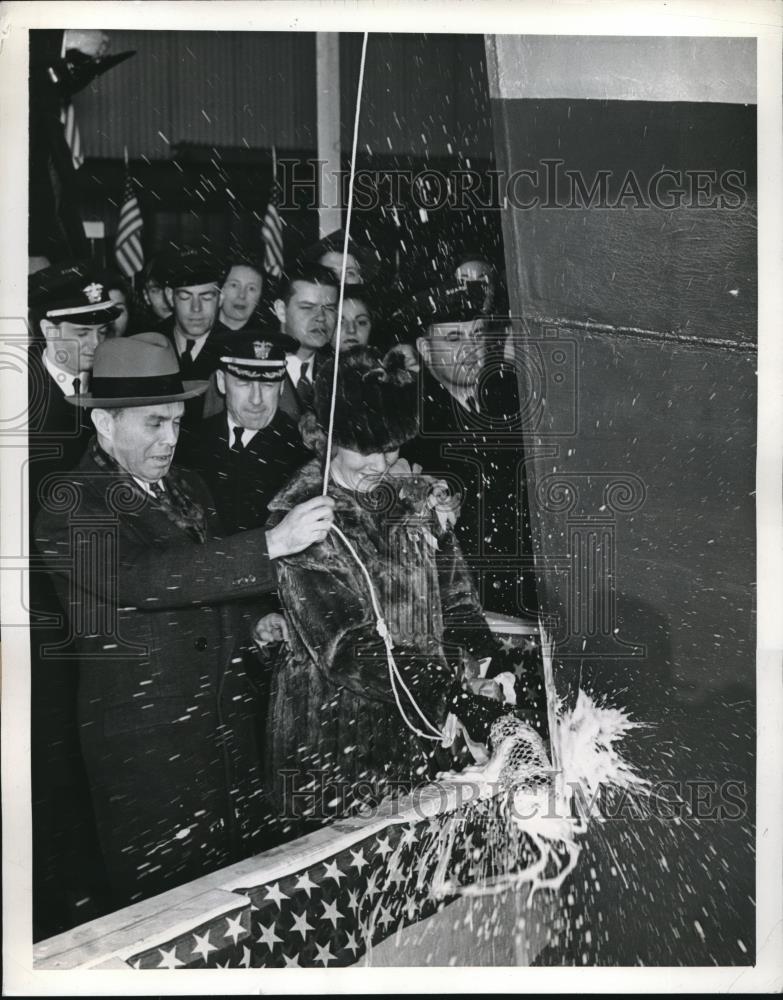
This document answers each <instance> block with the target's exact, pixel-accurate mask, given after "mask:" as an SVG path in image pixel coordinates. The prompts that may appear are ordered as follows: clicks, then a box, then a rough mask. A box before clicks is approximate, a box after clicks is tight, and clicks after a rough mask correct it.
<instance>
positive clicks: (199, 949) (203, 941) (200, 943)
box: [191, 931, 217, 962]
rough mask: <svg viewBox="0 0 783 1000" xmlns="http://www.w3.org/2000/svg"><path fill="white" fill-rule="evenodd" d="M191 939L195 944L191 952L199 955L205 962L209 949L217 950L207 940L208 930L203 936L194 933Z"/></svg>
mask: <svg viewBox="0 0 783 1000" xmlns="http://www.w3.org/2000/svg"><path fill="white" fill-rule="evenodd" d="M193 939H194V940H195V942H196V946H195V947H194V948H193V950H192V952H191V954H193V955H201V957H202V958H203V959H204V961H205V962H206V960H207V957H208V956H209V953H210V952H211V951H217V948H216V947H215V945H214V944H212V942H211V941H210V940H209V931H207V933H206V934H204V936H203V937H202V936H201V935H200V934H195V933H194V934H193Z"/></svg>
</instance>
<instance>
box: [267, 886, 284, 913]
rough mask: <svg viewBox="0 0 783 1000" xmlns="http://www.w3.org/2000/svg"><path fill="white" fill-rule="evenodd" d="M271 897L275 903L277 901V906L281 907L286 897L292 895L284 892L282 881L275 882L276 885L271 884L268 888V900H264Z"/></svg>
mask: <svg viewBox="0 0 783 1000" xmlns="http://www.w3.org/2000/svg"><path fill="white" fill-rule="evenodd" d="M270 899H271V900H272V902H273V903H277V907H278V909H280V904H281V903H282V901H283V900H284V899H290V897H289V896H286V894H285V893H284V892H281V891H280V883H279V882H275V884H274V885H270V886H269V888H268V889H267V892H266V900H264V902H266V901H267V900H270Z"/></svg>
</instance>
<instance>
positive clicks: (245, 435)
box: [226, 413, 258, 448]
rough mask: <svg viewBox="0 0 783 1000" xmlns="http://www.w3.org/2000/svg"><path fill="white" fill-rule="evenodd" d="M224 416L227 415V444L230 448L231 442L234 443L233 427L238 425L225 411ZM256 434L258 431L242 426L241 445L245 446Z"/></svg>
mask: <svg viewBox="0 0 783 1000" xmlns="http://www.w3.org/2000/svg"><path fill="white" fill-rule="evenodd" d="M226 416H227V417H228V446H229V448H230V447H231V446H232V445H233V443H234V428H235V427H239V426H240V425H239V424H237V423H235V422H234V421H233V420H232V419H231V417H230V416H229V414H228V413H226ZM256 434H258V431H253V430H250V428H248V427H243V428H242V447H243V448H247V446H248V445H249V444H250V442H251V441H252V440H253V438H254V437H255V436H256Z"/></svg>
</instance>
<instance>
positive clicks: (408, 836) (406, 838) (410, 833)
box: [400, 826, 416, 846]
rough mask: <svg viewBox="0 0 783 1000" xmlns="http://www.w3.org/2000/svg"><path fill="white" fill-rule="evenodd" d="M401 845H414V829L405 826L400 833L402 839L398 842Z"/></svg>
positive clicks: (413, 827)
mask: <svg viewBox="0 0 783 1000" xmlns="http://www.w3.org/2000/svg"><path fill="white" fill-rule="evenodd" d="M400 843H401V844H406V845H408V846H411V845H413V844H415V843H416V827H415V826H406V827H405V829H404V830H403V831H402V838H401V840H400Z"/></svg>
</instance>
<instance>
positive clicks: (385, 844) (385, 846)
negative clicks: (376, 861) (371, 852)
mask: <svg viewBox="0 0 783 1000" xmlns="http://www.w3.org/2000/svg"><path fill="white" fill-rule="evenodd" d="M393 850H394V848H393V847H392V845H391V844H390V843H389V838H388V837H383V838H381V837H379V838H378V841H377V843H376V845H375V853H376V855H378V854H380V855H381V857H382V858H383V859H384V860H385V859H386V855H387V854H391V852H392V851H393Z"/></svg>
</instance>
